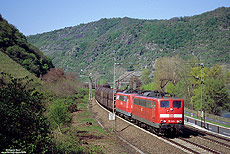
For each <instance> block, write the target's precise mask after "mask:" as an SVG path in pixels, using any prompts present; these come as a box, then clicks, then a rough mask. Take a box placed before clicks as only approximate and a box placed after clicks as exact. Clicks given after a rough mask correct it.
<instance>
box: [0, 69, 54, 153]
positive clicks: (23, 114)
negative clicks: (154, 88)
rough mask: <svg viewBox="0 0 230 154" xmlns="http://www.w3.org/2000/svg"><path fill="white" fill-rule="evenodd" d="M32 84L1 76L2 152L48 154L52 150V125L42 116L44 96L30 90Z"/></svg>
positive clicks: (26, 80) (0, 138)
mask: <svg viewBox="0 0 230 154" xmlns="http://www.w3.org/2000/svg"><path fill="white" fill-rule="evenodd" d="M29 84H30V81H28V79H27V78H25V79H16V78H13V77H11V76H10V75H7V74H5V73H1V74H0V117H1V118H0V123H1V127H0V143H1V144H0V151H5V149H21V151H25V152H26V153H45V152H47V151H48V149H49V145H50V143H51V142H50V141H51V139H50V137H49V136H48V134H49V133H50V132H49V125H47V121H46V119H45V118H44V117H43V115H42V113H43V112H44V107H43V105H42V103H41V99H42V95H41V94H40V93H39V92H38V91H37V90H35V89H30V88H29Z"/></svg>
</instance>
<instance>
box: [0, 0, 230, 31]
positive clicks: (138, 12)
mask: <svg viewBox="0 0 230 154" xmlns="http://www.w3.org/2000/svg"><path fill="white" fill-rule="evenodd" d="M221 6H225V7H230V0H0V13H1V14H2V16H3V18H5V19H6V20H7V21H8V22H9V23H11V24H13V25H14V26H16V27H17V28H18V29H19V30H20V31H21V32H22V33H24V34H25V35H33V34H37V33H43V32H48V31H51V30H55V29H61V28H64V27H69V26H76V25H79V24H81V23H88V22H92V21H97V20H99V19H101V18H114V17H130V18H138V19H170V18H172V17H181V16H193V15H198V14H201V13H204V12H207V11H212V10H214V9H216V8H218V7H221Z"/></svg>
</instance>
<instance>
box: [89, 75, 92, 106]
mask: <svg viewBox="0 0 230 154" xmlns="http://www.w3.org/2000/svg"><path fill="white" fill-rule="evenodd" d="M91 75H92V74H91V73H90V74H89V103H91V101H92V77H91Z"/></svg>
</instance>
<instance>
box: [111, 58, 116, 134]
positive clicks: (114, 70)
mask: <svg viewBox="0 0 230 154" xmlns="http://www.w3.org/2000/svg"><path fill="white" fill-rule="evenodd" d="M115 80H116V63H115V59H114V64H113V116H114V114H115V113H114V105H115V101H116V100H115V99H114V97H115V88H116V85H115V82H116V81H115ZM112 131H113V132H114V131H115V119H114V120H113V129H112Z"/></svg>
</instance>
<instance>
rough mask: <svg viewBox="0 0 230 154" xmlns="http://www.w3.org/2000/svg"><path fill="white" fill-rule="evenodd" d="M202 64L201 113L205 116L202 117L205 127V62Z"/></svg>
mask: <svg viewBox="0 0 230 154" xmlns="http://www.w3.org/2000/svg"><path fill="white" fill-rule="evenodd" d="M200 66H201V77H200V78H201V79H200V80H201V83H200V86H201V88H200V89H201V95H200V96H201V98H200V99H201V114H202V116H203V117H201V126H202V118H203V120H204V127H205V102H204V103H203V92H204V64H203V63H200Z"/></svg>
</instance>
